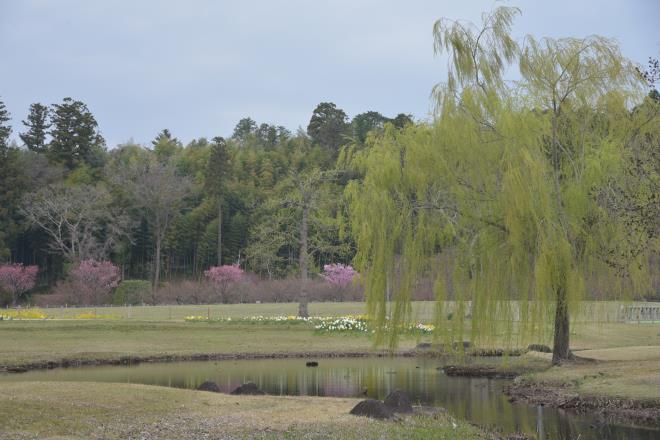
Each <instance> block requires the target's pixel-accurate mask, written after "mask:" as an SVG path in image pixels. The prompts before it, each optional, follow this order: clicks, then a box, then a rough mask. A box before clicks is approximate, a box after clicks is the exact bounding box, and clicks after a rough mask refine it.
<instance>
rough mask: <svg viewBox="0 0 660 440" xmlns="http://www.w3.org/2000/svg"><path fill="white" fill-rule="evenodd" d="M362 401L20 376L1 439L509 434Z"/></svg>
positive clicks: (477, 438)
mask: <svg viewBox="0 0 660 440" xmlns="http://www.w3.org/2000/svg"><path fill="white" fill-rule="evenodd" d="M358 401H359V400H357V399H352V398H319V397H279V396H231V395H227V394H218V393H208V392H203V391H192V390H183V389H174V388H167V387H156V386H147V385H136V384H122V383H119V384H117V383H89V382H87V383H82V382H67V383H64V382H16V383H11V384H5V385H3V387H1V388H0V426H2V427H3V429H2V430H0V439H2V440H5V439H7V440H9V439H12V440H16V439H33V438H47V437H52V438H56V437H57V438H62V437H66V438H74V439H145V438H151V439H175V438H222V439H252V438H255V439H257V438H258V439H284V438H286V439H289V440H297V439H315V438H345V439H354V438H355V439H361V440H370V439H374V440H375V439H387V438H414V439H426V438H436V439H456V438H461V439H466V440H486V439H492V440H495V439H501V438H503V437H501V436H499V435H497V434H494V433H489V432H487V431H485V430H483V429H481V428H478V427H475V426H472V425H470V424H469V423H467V422H464V421H461V420H458V419H456V418H454V417H452V416H450V415H449V414H446V413H444V412H443V413H437V414H434V415H432V416H422V415H419V416H411V417H406V418H404V419H403V420H401V421H399V422H396V423H395V422H390V421H382V422H381V421H375V420H371V419H367V418H365V417H356V416H352V415H350V414H349V411H350V410H351V408H353V407H354V406H355V405H356V403H357V402H358Z"/></svg>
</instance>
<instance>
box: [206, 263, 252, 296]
mask: <svg viewBox="0 0 660 440" xmlns="http://www.w3.org/2000/svg"><path fill="white" fill-rule="evenodd" d="M243 274H244V272H243V269H241V268H240V267H239V265H238V264H225V265H223V266H213V267H211V268H210V269H209V270H206V271H204V276H206V278H208V279H209V280H210V281H211V282H212V283H213V286H214V287H215V290H216V293H217V295H218V297H219V299H220V301H221V302H226V301H227V297H226V295H227V293H228V292H229V289H231V287H232V286H233V285H234V284H236V283H237V282H239V281H241V280H242V279H243Z"/></svg>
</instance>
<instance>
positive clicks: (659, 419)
mask: <svg viewBox="0 0 660 440" xmlns="http://www.w3.org/2000/svg"><path fill="white" fill-rule="evenodd" d="M504 393H505V394H506V395H507V396H509V401H511V402H523V403H526V404H528V405H541V406H548V407H552V408H561V409H563V410H567V411H570V412H573V413H577V414H587V413H588V414H592V415H596V416H597V417H598V419H600V420H601V421H602V423H612V422H625V423H634V424H640V425H647V426H653V427H660V400H655V399H625V398H620V397H611V396H591V395H580V394H578V393H577V392H576V390H575V387H574V386H572V385H571V384H566V383H564V384H556V383H547V382H542V381H537V380H533V379H529V378H525V377H519V378H518V379H516V380H515V381H514V382H513V384H511V385H509V386H508V387H506V388H505V389H504Z"/></svg>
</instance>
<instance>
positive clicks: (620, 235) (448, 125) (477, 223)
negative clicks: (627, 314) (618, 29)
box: [347, 8, 659, 362]
mask: <svg viewBox="0 0 660 440" xmlns="http://www.w3.org/2000/svg"><path fill="white" fill-rule="evenodd" d="M517 13H518V11H517V10H516V9H513V8H498V9H496V10H495V11H494V12H492V13H491V14H486V15H485V16H484V23H483V25H482V27H481V28H477V27H475V26H474V25H470V24H465V23H461V22H451V21H448V20H440V21H438V22H437V23H436V26H435V28H434V32H435V36H436V50H438V51H447V52H449V59H450V65H449V75H448V79H447V82H446V83H443V84H440V85H438V86H436V88H435V90H434V92H435V95H436V96H437V98H438V113H437V118H436V121H435V122H434V123H433V124H432V125H428V126H424V125H419V126H409V127H408V128H406V129H405V130H403V131H396V130H394V129H393V128H392V127H389V128H387V129H386V130H385V132H384V134H383V135H382V136H380V137H378V138H371V142H372V145H371V146H370V148H367V149H365V150H362V151H361V152H358V153H356V155H355V157H354V159H353V164H354V166H355V167H356V169H357V170H358V172H359V173H361V174H362V175H364V179H363V181H361V182H358V181H353V182H352V183H351V184H350V185H349V186H348V187H347V197H348V199H349V201H350V206H351V224H352V227H353V234H354V237H355V240H356V244H357V249H358V252H357V255H356V264H357V265H358V267H359V268H360V270H361V272H362V273H363V274H364V278H365V281H366V293H367V298H368V309H369V313H370V314H371V316H372V317H373V318H375V322H376V328H377V335H378V337H377V343H383V342H388V343H389V345H390V346H391V347H393V346H395V345H396V341H397V336H398V330H399V329H401V328H403V327H405V325H406V324H408V323H409V321H410V319H411V308H410V295H411V289H412V287H413V286H414V283H415V280H417V279H418V278H419V276H420V275H422V274H424V273H440V274H441V275H439V276H438V277H437V281H436V286H435V293H436V298H437V300H438V301H437V322H436V329H437V332H438V336H439V337H441V338H443V339H444V340H445V342H446V343H448V344H449V343H451V342H454V341H462V340H463V338H464V337H466V336H467V334H466V322H465V319H466V317H468V316H471V320H470V330H469V332H470V333H471V334H470V336H471V339H472V341H473V343H476V344H487V343H490V342H492V340H493V338H495V337H497V338H502V337H504V340H505V341H506V343H507V344H509V345H521V344H526V343H528V342H530V341H537V340H548V339H550V336H551V334H550V331H551V330H552V328H553V326H552V324H553V322H554V331H555V333H554V342H555V353H554V356H553V360H554V361H555V362H559V361H560V360H562V359H565V358H566V357H568V355H569V353H568V335H569V331H568V329H569V321H568V319H569V316H571V315H572V316H575V311H576V307H577V305H578V304H579V301H580V299H581V298H582V297H583V294H584V291H585V278H586V277H588V276H592V275H593V274H596V276H599V277H601V276H611V275H612V274H614V273H615V272H616V273H615V275H616V276H617V279H619V280H620V282H619V284H620V287H621V292H622V293H623V292H631V291H633V290H634V289H636V288H640V283H642V280H644V279H645V278H646V277H645V275H646V273H647V267H646V266H647V261H648V259H646V258H645V257H646V254H642V253H639V254H638V255H637V257H636V258H634V260H630V261H627V262H626V263H627V264H626V265H625V267H626V270H625V271H624V272H622V271H620V270H619V271H617V270H616V269H615V268H614V267H613V265H611V264H608V263H607V259H606V258H603V257H604V256H606V255H608V254H609V253H611V251H612V249H613V247H615V246H616V243H618V242H620V241H625V240H628V239H629V234H630V231H629V230H627V229H626V228H625V225H622V224H621V222H619V219H618V217H617V215H616V213H615V212H614V211H612V210H609V209H607V207H605V206H603V204H602V203H599V202H600V201H599V197H598V195H599V194H600V193H601V190H603V189H607V187H608V185H609V183H610V182H611V181H612V177H613V176H621V175H622V173H623V168H624V167H623V163H624V161H625V158H626V154H627V148H628V145H629V144H630V142H631V141H632V139H633V138H634V137H639V136H643V134H642V133H641V132H644V131H646V132H655V133H656V136H657V132H658V128H659V127H658V123H657V122H658V121H657V118H655V120H654V121H653V120H651V123H649V119H648V112H649V111H651V112H653V111H655V112H656V113H655V114H657V104H654V103H648V102H647V103H645V104H643V105H647V106H649V105H650V106H655V110H648V109H647V110H645V111H632V109H633V105H636V104H639V103H640V102H641V98H642V94H641V90H642V89H641V83H640V80H639V76H638V75H637V73H636V71H635V70H634V68H633V66H632V65H631V63H630V62H628V61H627V60H626V59H625V58H624V57H623V56H622V55H621V54H620V52H619V49H618V47H617V46H616V44H615V43H614V42H612V41H610V40H607V39H604V38H601V37H590V38H587V39H584V40H579V39H573V38H570V39H560V40H552V39H542V40H536V39H534V38H532V37H527V38H526V40H525V41H524V42H523V44H522V47H519V46H518V45H517V43H515V42H514V41H513V40H512V39H511V37H510V36H509V30H510V26H511V24H512V21H513V18H514V17H515V15H516V14H517ZM510 62H517V64H518V67H519V69H520V74H521V77H522V78H521V80H519V81H517V82H506V81H504V80H503V78H502V74H503V72H504V71H505V69H506V67H507V65H508V64H509V63H510ZM443 256H444V258H442V257H443ZM439 261H442V263H439ZM439 264H442V265H443V266H444V267H438V265H439ZM446 273H449V274H450V276H449V277H446V276H444V274H446ZM388 292H392V293H391V295H392V299H393V301H394V302H393V306H392V310H391V312H390V313H391V321H390V322H391V323H388V320H387V317H388V310H387V302H388V296H390V293H388ZM446 300H451V302H449V303H448V302H446ZM446 304H451V310H445V307H447V306H446ZM450 313H451V315H449V314H450ZM449 316H451V317H452V319H449V318H448V317H449ZM553 316H554V318H553ZM460 345H462V344H459V346H460Z"/></svg>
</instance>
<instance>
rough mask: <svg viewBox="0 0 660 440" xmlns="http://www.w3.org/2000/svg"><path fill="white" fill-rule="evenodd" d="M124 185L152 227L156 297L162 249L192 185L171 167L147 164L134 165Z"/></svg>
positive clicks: (149, 162) (160, 164)
mask: <svg viewBox="0 0 660 440" xmlns="http://www.w3.org/2000/svg"><path fill="white" fill-rule="evenodd" d="M128 177H129V178H128V179H127V180H126V181H125V182H124V184H129V185H130V190H131V193H132V195H133V197H134V198H135V203H136V205H137V206H138V207H140V208H141V209H143V211H144V216H145V219H146V220H147V222H149V225H150V226H151V228H152V231H153V235H154V243H155V255H154V274H153V280H152V282H153V296H154V298H153V299H154V300H155V296H156V291H157V289H158V285H159V283H160V260H161V248H162V243H163V240H164V238H165V234H166V233H167V230H168V229H169V227H170V225H171V224H172V222H173V220H174V219H175V218H176V217H177V216H178V215H179V213H180V210H181V205H182V203H183V199H184V198H185V196H186V195H188V194H189V192H190V190H191V187H192V182H191V181H190V179H188V178H187V177H185V176H182V175H180V174H179V173H177V171H176V169H175V168H174V167H173V166H171V165H169V164H164V163H160V162H155V161H146V162H144V163H142V164H140V165H136V166H134V167H133V168H132V169H131V170H130V173H129V176H128Z"/></svg>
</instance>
